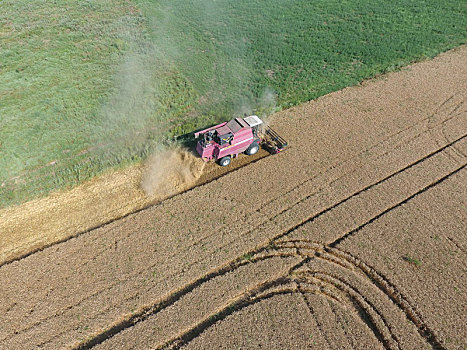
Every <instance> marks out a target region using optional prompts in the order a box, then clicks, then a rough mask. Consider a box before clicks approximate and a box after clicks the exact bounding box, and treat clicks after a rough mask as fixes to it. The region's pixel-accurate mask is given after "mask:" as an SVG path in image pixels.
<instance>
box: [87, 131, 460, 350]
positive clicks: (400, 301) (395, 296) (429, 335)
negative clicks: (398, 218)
mask: <svg viewBox="0 0 467 350" xmlns="http://www.w3.org/2000/svg"><path fill="white" fill-rule="evenodd" d="M463 138H465V136H463V137H461V138H459V139H458V140H457V141H453V142H452V143H451V145H452V144H454V143H455V142H458V141H459V140H461V139H463ZM447 147H449V145H447V146H445V147H443V148H442V150H444V149H446V148H447ZM439 152H441V150H439V151H436V152H433V153H434V154H437V153H439ZM429 157H430V156H426V157H424V158H422V159H421V160H419V161H417V162H415V163H414V164H413V165H411V166H414V165H415V164H419V163H421V162H422V161H423V159H428V158H429ZM411 166H408V167H406V168H404V169H402V170H400V171H398V172H396V173H395V174H397V173H400V172H402V171H404V170H405V169H407V168H410V167H411ZM464 168H465V164H464V165H463V166H461V167H459V168H457V169H456V170H454V171H452V172H450V173H449V174H448V175H445V176H443V177H442V178H441V179H438V180H437V181H435V182H433V183H432V184H430V185H428V186H425V187H424V188H422V189H421V190H419V191H417V192H416V193H415V194H412V195H411V196H409V197H407V198H405V199H404V200H402V201H400V202H399V203H397V204H396V205H394V206H392V207H390V208H388V209H387V210H385V211H383V212H382V213H379V214H378V215H376V216H375V217H373V218H372V219H371V220H369V221H367V222H365V223H364V224H362V225H360V226H359V228H357V230H360V229H361V228H363V227H364V226H367V225H368V224H370V223H372V222H374V221H376V220H377V219H379V218H380V217H382V216H383V215H385V214H386V213H388V212H389V211H391V210H393V209H395V208H397V207H399V206H401V205H403V204H404V203H407V202H408V201H410V200H411V199H413V198H415V197H416V196H418V195H419V194H421V193H424V192H426V191H427V190H429V189H430V188H432V187H434V186H436V185H437V184H439V183H441V182H443V181H445V180H446V179H447V178H449V177H450V176H452V175H454V174H455V173H457V172H459V171H461V170H462V169H464ZM395 174H393V175H390V176H389V177H387V178H390V177H392V176H395ZM382 181H385V180H384V179H383V180H380V181H379V182H378V183H381V182H382ZM375 185H376V184H373V185H371V186H368V187H367V188H366V189H363V190H361V191H358V192H357V193H355V194H354V195H352V196H350V197H348V198H347V199H344V201H341V202H340V203H343V202H345V201H346V200H348V199H349V198H351V197H353V196H356V195H358V194H359V193H362V192H363V191H365V190H368V189H369V188H372V187H374V186H375ZM338 205H339V203H338V204H335V205H333V206H331V207H328V208H327V209H325V210H324V211H322V212H321V213H319V214H317V215H318V216H319V215H322V214H323V213H325V212H327V211H329V210H332V209H333V208H335V207H337V206H338ZM309 221H310V219H307V220H305V221H303V222H302V223H300V224H298V225H295V227H293V228H292V229H289V230H287V231H286V232H284V233H281V234H279V235H277V236H276V237H275V239H274V240H273V242H277V240H278V239H280V238H283V237H286V236H287V235H288V234H290V233H291V232H293V231H294V230H296V229H297V228H299V227H301V226H303V225H304V224H305V223H306V222H309ZM355 232H356V230H352V231H350V232H347V233H346V234H344V235H343V236H341V237H339V238H338V239H336V240H335V241H334V242H331V243H330V244H329V245H328V248H327V249H328V250H329V249H335V247H336V246H337V245H338V244H339V243H340V242H341V241H342V240H343V239H345V238H347V237H348V236H349V235H350V234H353V233H355ZM268 247H270V246H266V247H263V248H262V249H260V250H259V251H252V252H250V253H249V254H257V253H259V252H260V251H261V250H264V249H268ZM295 248H296V247H295ZM359 265H360V266H364V265H363V263H360V264H359ZM232 266H233V265H232V264H229V267H228V268H227V270H229V269H230V268H232ZM227 270H225V271H227ZM368 271H371V270H368V269H367V273H368V274H369V276H371V274H370V273H369V272H368ZM212 277H213V276H207V277H206V278H203V280H202V281H198V282H197V283H195V285H199V283H204V281H207V280H209V279H210V278H212ZM372 277H373V279H374V280H379V281H383V282H379V283H378V287H379V288H380V289H381V290H383V291H385V292H386V291H388V290H389V291H390V292H388V293H387V294H390V295H392V300H394V301H395V303H396V305H397V306H398V307H399V308H401V309H403V310H404V312H406V314H407V315H408V318H409V319H410V320H411V321H412V322H413V323H414V324H415V325H417V327H419V333H420V334H421V335H422V336H423V337H424V338H426V339H427V340H428V341H429V343H430V344H431V345H432V346H433V348H442V346H441V345H440V343H439V341H438V340H437V339H436V337H435V336H434V334H433V332H432V331H431V330H430V329H428V327H427V326H426V325H425V324H424V323H423V321H421V318H420V317H419V316H418V313H417V312H416V311H414V308H413V307H411V306H410V304H409V303H408V302H407V301H406V299H404V297H402V296H401V294H400V292H398V291H397V288H395V287H393V286H391V284H390V282H388V281H387V279H384V278H382V277H381V275H379V274H376V277H375V276H372ZM386 286H389V287H390V288H389V289H387V288H383V287H386ZM184 291H185V292H186V291H187V290H186V289H184ZM182 294H183V292H182ZM177 295H179V293H176V294H174V296H175V299H176V297H177ZM147 311H148V310H146V312H144V313H143V314H144V315H148V312H147ZM157 312H159V309H157V308H156V309H153V310H151V311H150V312H149V315H151V314H156V313H157ZM146 318H147V317H143V318H141V317H137V318H133V319H131V320H130V322H127V323H124V324H120V325H117V326H114V327H112V328H111V329H109V330H108V331H107V332H105V333H103V335H101V336H100V337H96V338H94V339H95V342H92V343H88V344H83V346H80V347H78V348H83V349H85V348H90V347H91V346H94V345H97V344H99V343H100V342H102V341H104V340H106V339H109V338H111V337H112V336H114V335H116V334H118V333H119V332H121V330H123V329H126V328H129V327H132V326H133V325H134V324H136V323H138V322H141V321H142V320H144V319H146Z"/></svg>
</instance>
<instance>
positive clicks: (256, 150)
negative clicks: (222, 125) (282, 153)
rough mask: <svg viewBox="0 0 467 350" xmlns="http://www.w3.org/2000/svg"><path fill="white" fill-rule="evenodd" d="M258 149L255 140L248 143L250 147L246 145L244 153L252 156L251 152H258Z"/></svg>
mask: <svg viewBox="0 0 467 350" xmlns="http://www.w3.org/2000/svg"><path fill="white" fill-rule="evenodd" d="M258 151H259V145H258V144H257V143H256V142H254V143H252V144H251V145H250V147H248V149H247V150H246V151H245V153H246V154H248V155H249V156H252V155H253V154H256V153H258Z"/></svg>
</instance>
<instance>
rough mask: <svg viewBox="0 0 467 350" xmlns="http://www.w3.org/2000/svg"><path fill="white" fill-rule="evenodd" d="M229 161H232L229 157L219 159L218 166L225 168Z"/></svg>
mask: <svg viewBox="0 0 467 350" xmlns="http://www.w3.org/2000/svg"><path fill="white" fill-rule="evenodd" d="M231 161H232V158H230V157H224V158H221V159H220V160H219V165H220V166H227V165H229V164H230V162H231Z"/></svg>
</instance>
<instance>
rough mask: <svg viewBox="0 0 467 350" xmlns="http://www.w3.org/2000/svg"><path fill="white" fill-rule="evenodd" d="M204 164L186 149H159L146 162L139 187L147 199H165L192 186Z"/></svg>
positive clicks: (201, 171)
mask: <svg viewBox="0 0 467 350" xmlns="http://www.w3.org/2000/svg"><path fill="white" fill-rule="evenodd" d="M205 164H206V163H205V162H204V161H203V160H202V159H201V158H199V157H197V156H196V155H195V154H194V153H193V152H191V151H190V150H188V149H183V148H180V147H177V148H174V149H168V148H166V149H161V150H159V151H157V152H155V153H154V154H153V155H152V156H151V157H149V158H148V160H147V161H146V166H145V170H144V173H143V178H142V180H141V187H142V189H143V190H144V192H145V193H146V195H147V196H148V197H154V198H156V199H163V198H166V197H168V196H171V195H174V194H176V193H179V192H181V191H183V190H186V189H188V188H189V187H190V186H193V185H194V184H195V183H196V180H198V179H199V178H200V177H201V175H202V174H203V170H204V166H205Z"/></svg>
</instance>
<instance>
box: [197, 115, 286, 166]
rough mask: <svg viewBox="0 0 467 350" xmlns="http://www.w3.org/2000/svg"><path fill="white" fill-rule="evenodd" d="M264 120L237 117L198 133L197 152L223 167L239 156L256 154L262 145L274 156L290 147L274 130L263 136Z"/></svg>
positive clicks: (253, 116)
mask: <svg viewBox="0 0 467 350" xmlns="http://www.w3.org/2000/svg"><path fill="white" fill-rule="evenodd" d="M262 126H263V121H262V120H261V119H260V118H258V117H257V116H256V115H252V116H249V117H245V118H235V119H232V120H231V121H229V122H224V123H221V124H219V125H215V126H212V127H210V128H208V129H205V130H201V131H198V132H196V133H195V134H194V136H195V138H196V139H197V138H199V137H200V136H202V138H201V139H200V140H199V141H198V142H197V145H196V151H197V152H198V154H199V155H200V156H201V158H202V159H203V160H204V161H206V162H207V161H210V160H212V159H216V160H217V161H218V162H219V164H220V165H221V166H227V165H229V164H230V162H231V160H232V157H237V156H238V155H239V154H240V153H243V152H244V153H246V154H247V155H253V154H256V153H257V152H258V151H259V148H260V146H261V145H263V146H265V148H267V149H268V150H269V151H270V152H271V153H278V152H280V151H281V150H282V149H283V148H284V147H286V146H287V142H286V141H285V140H284V139H283V138H281V137H280V136H279V135H278V134H277V133H276V132H275V131H273V130H272V129H271V128H269V127H267V128H266V130H265V131H264V136H265V137H264V139H262V138H261V135H262V132H261V131H262Z"/></svg>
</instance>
